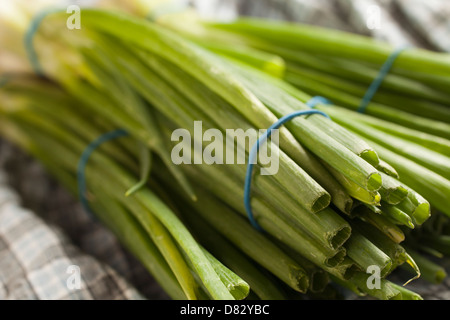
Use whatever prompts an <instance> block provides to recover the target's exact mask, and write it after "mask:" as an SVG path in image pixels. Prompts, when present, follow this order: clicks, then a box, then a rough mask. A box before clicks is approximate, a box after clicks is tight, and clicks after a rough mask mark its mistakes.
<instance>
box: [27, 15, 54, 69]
mask: <svg viewBox="0 0 450 320" xmlns="http://www.w3.org/2000/svg"><path fill="white" fill-rule="evenodd" d="M58 11H62V9H60V8H53V7H52V8H47V9H45V10H42V11H40V12H39V13H38V14H36V15H35V16H34V17H33V19H32V20H31V23H30V26H29V27H28V29H27V32H26V33H25V38H24V45H25V51H26V53H27V56H28V60H29V61H30V63H31V67H32V68H33V70H34V72H35V73H36V74H37V75H39V76H43V75H44V72H43V69H42V66H41V64H40V62H39V58H38V56H37V53H36V50H35V49H34V44H33V39H34V35H35V34H36V33H37V31H38V29H39V27H40V25H41V23H42V21H43V20H44V19H45V18H46V17H47V16H48V15H49V14H52V13H56V12H58Z"/></svg>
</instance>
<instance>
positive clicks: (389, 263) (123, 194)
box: [0, 9, 448, 299]
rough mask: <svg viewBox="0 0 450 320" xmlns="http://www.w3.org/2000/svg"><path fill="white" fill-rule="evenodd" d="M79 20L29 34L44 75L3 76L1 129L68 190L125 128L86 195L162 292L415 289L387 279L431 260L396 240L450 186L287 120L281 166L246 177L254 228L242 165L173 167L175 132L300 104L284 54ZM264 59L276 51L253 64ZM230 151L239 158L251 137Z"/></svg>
mask: <svg viewBox="0 0 450 320" xmlns="http://www.w3.org/2000/svg"><path fill="white" fill-rule="evenodd" d="M82 19H83V20H82V21H83V28H82V30H77V31H69V30H67V29H66V28H65V27H64V24H65V22H66V13H65V12H54V13H51V14H49V15H48V16H47V17H46V18H45V19H44V20H43V21H42V23H41V25H40V26H39V29H38V30H37V32H36V34H35V38H34V41H33V44H34V49H35V50H36V54H37V57H38V58H39V62H40V66H41V69H42V70H43V72H44V74H45V76H46V77H45V78H42V77H41V78H39V77H34V76H30V75H10V76H9V78H8V81H5V84H4V85H3V87H2V88H1V89H0V122H1V126H0V131H1V133H2V134H3V135H4V136H5V137H7V138H9V139H11V140H12V141H14V142H15V143H17V144H19V145H21V146H22V147H23V148H24V149H25V150H27V151H28V152H30V153H31V154H33V155H34V156H35V157H36V158H38V159H40V161H42V163H44V164H45V165H46V167H47V168H48V170H49V171H50V172H52V173H53V174H54V175H55V176H57V177H58V178H59V179H60V181H61V182H62V183H64V184H65V185H66V186H67V187H68V188H69V189H70V190H72V191H73V192H75V193H76V192H77V185H78V181H77V164H78V162H79V160H80V156H81V154H82V153H83V150H85V148H86V147H87V146H88V145H89V144H90V143H91V142H92V141H94V140H95V139H96V138H97V137H99V136H100V135H101V134H102V133H105V132H109V131H111V130H115V129H123V130H126V131H127V132H128V133H129V136H127V137H126V138H125V137H124V138H120V139H117V140H114V141H110V142H108V143H105V144H104V145H102V146H100V147H99V148H98V149H97V150H96V151H95V152H94V153H93V154H92V156H91V159H90V161H89V163H88V165H87V167H86V173H85V175H86V178H87V180H88V185H89V193H88V194H87V197H88V199H89V204H90V207H91V208H92V209H93V211H94V212H95V214H96V215H97V216H98V217H99V218H100V219H101V220H102V221H104V223H105V224H107V225H108V226H109V227H110V228H111V229H112V230H113V231H115V232H116V234H117V235H118V237H119V238H120V239H121V240H122V241H123V242H124V244H125V245H126V246H127V247H128V248H129V249H130V251H132V252H133V253H134V254H135V255H136V256H137V257H138V258H139V259H140V260H141V261H142V263H143V264H144V265H145V266H146V267H147V268H148V269H149V271H150V272H151V273H152V274H153V275H154V276H155V278H156V279H157V280H158V282H159V283H160V284H161V286H162V287H163V288H164V290H166V292H167V293H168V294H169V295H170V296H171V297H172V298H174V299H186V298H187V299H207V298H212V299H243V298H260V299H289V298H293V297H297V294H298V293H307V294H311V295H314V297H319V296H318V294H320V293H322V294H326V293H327V294H328V293H329V292H330V290H331V288H333V285H335V284H338V285H339V286H344V287H346V288H349V289H351V290H353V291H354V292H356V293H358V294H369V295H371V296H373V297H376V298H380V299H420V296H419V295H417V294H416V293H414V292H411V291H409V290H408V289H406V288H405V287H403V286H400V285H397V284H394V283H392V282H391V281H389V280H388V279H387V277H388V275H389V274H390V273H391V272H392V271H393V270H395V269H396V268H397V267H398V266H401V265H404V264H405V262H406V263H407V264H409V265H410V268H411V267H412V269H414V270H415V271H416V272H417V273H419V267H420V265H419V266H418V261H420V263H421V265H423V266H425V267H426V266H430V265H431V264H432V263H431V261H429V260H427V259H425V258H424V257H423V256H421V255H420V254H418V253H417V252H416V251H413V250H414V248H412V249H411V253H410V250H409V249H408V250H406V249H405V247H403V246H402V245H401V244H400V243H401V242H402V241H405V239H406V238H407V236H409V233H408V230H409V229H415V228H418V227H419V226H421V225H422V224H424V223H425V221H426V220H427V219H428V218H429V216H430V204H429V202H428V201H427V200H426V199H428V198H429V199H430V200H429V201H430V202H431V203H432V205H435V204H434V203H436V202H437V203H439V201H440V197H441V196H442V195H445V194H446V191H445V190H446V189H442V190H441V191H439V190H437V189H436V188H435V189H434V190H435V193H436V194H435V195H433V194H430V192H428V190H427V188H425V187H424V188H422V187H421V186H420V185H418V184H414V183H411V182H413V181H414V179H410V180H404V178H402V177H403V176H404V175H406V174H404V173H403V172H410V171H407V170H406V169H405V170H403V169H402V167H401V166H400V165H399V164H398V162H396V160H395V159H397V157H400V156H399V155H398V154H396V153H393V154H394V155H395V156H392V157H390V154H389V153H387V152H383V151H384V149H380V148H378V145H377V144H373V141H372V140H370V139H366V138H363V137H360V136H359V135H358V134H355V133H353V132H351V131H349V130H347V129H345V128H344V126H343V125H341V124H340V122H339V121H338V120H335V122H333V121H331V120H329V119H327V118H325V117H323V116H321V115H311V116H308V117H302V118H296V119H294V120H293V121H292V122H290V123H289V124H287V125H286V127H283V128H281V129H280V147H279V149H278V147H277V146H276V145H274V144H271V145H270V147H271V149H272V151H274V150H276V151H277V152H279V156H280V158H279V159H280V168H279V172H278V173H277V174H276V175H273V176H259V175H255V177H254V179H253V190H254V191H253V194H252V200H251V205H252V207H253V209H254V212H255V214H256V215H255V218H256V220H257V222H258V224H259V225H260V226H261V227H262V228H263V230H264V232H260V231H258V230H256V229H254V228H253V227H252V226H251V224H250V223H249V222H248V219H247V217H246V211H245V208H244V205H243V187H244V177H245V170H246V165H245V164H234V165H208V164H201V165H179V166H176V165H174V164H173V163H172V161H171V158H170V150H171V149H172V146H173V142H172V141H171V133H172V132H173V130H174V129H177V128H180V127H181V128H185V129H187V130H189V131H190V132H191V137H195V134H194V132H193V123H194V121H202V124H203V130H207V129H212V128H214V129H218V130H220V131H221V132H225V131H226V129H243V130H246V129H249V128H256V129H264V128H268V127H269V126H270V125H271V124H273V123H274V122H275V121H276V120H277V118H279V117H281V116H283V115H286V114H288V113H290V112H292V111H294V110H302V109H308V108H309V107H308V106H306V105H305V102H306V101H307V100H308V99H309V98H310V96H309V95H308V93H305V92H303V91H300V90H298V89H296V88H295V87H293V86H291V85H290V84H288V83H287V82H285V81H283V80H281V79H280V78H279V77H274V76H273V71H274V70H278V71H279V69H278V68H277V66H278V62H279V61H280V60H278V59H275V60H273V59H266V58H267V57H268V56H270V57H271V58H272V57H273V55H272V54H271V53H263V52H260V51H257V50H260V49H254V48H253V47H250V46H248V47H247V46H246V47H245V49H242V48H244V47H242V48H241V49H242V50H238V49H237V50H236V52H235V54H232V53H230V50H228V51H227V50H224V49H223V48H222V49H221V50H219V49H220V48H219V46H218V45H217V46H216V45H213V43H212V42H211V43H209V45H205V42H207V40H208V38H207V37H205V41H204V43H203V44H202V43H200V42H201V41H199V40H198V38H196V39H195V40H194V41H193V40H192V35H191V34H190V35H189V36H187V35H186V34H185V33H181V32H173V31H171V30H169V29H168V28H167V25H166V26H161V25H159V24H157V23H153V22H149V21H146V20H144V19H140V18H136V17H133V16H129V15H125V14H119V13H114V12H110V11H105V10H98V9H89V10H87V9H86V10H83V15H82ZM16 26H17V25H16ZM222 27H223V26H221V28H222ZM19 29H20V28H19ZM211 30H212V29H211ZM22 31H23V30H22ZM19 32H20V30H19ZM237 37H238V38H241V36H240V35H238V36H237ZM188 38H190V39H188ZM194 38H195V37H194ZM229 39H230V41H234V36H230V38H229ZM213 47H214V48H213ZM12 49H13V48H11V50H12ZM218 51H220V53H218ZM256 51H257V52H258V54H255V55H253V54H249V52H256ZM16 53H17V55H19V56H20V54H21V53H22V55H23V51H21V50H16ZM225 53H226V54H225ZM263 61H266V62H267V61H269V62H273V61H275V63H269V64H267V63H264V64H263V66H264V67H258V65H259V63H261V62H263ZM267 65H269V66H270V67H269V68H268V69H267V68H266V66H267ZM278 71H276V73H277V72H278ZM320 108H322V107H320ZM328 108H330V109H328ZM331 109H333V110H338V111H336V113H338V114H341V113H339V112H340V111H339V110H341V108H339V107H337V106H336V107H335V106H327V107H323V110H324V111H325V112H327V113H328V114H330V116H331V117H332V118H333V119H336V118H337V117H336V116H335V115H334V114H333V113H331V112H332V111H330V110H331ZM342 112H344V111H342ZM352 114H353V113H352ZM367 126H369V125H367ZM443 139H444V138H443ZM195 143H203V144H204V145H203V146H204V147H206V146H207V145H208V143H205V142H204V141H195ZM191 145H194V144H191ZM372 146H374V147H375V148H374V147H372ZM234 147H235V149H236V150H242V152H244V153H245V154H247V155H248V152H249V150H250V148H251V147H252V146H249V145H247V144H246V143H241V142H239V141H235V146H234ZM196 150H197V149H196V148H194V147H192V152H191V156H192V157H193V158H194V157H195V156H196V154H195V152H196ZM379 154H380V155H382V156H381V157H379ZM393 159H394V160H395V161H394V160H393ZM412 162H413V163H415V164H416V165H419V164H417V163H416V162H414V161H412ZM399 167H400V168H399ZM406 167H407V166H406ZM394 168H395V169H394ZM401 170H402V171H401ZM397 171H398V175H397ZM410 175H412V174H411V173H410ZM441 182H442V181H441ZM437 186H438V187H440V185H437ZM447 190H448V189H447ZM422 194H424V195H422ZM424 196H425V197H424ZM425 198H426V199H425ZM436 207H437V208H439V207H438V205H437V204H436ZM411 246H413V244H412V243H411ZM413 255H414V259H413ZM415 260H416V261H415ZM416 262H417V263H416ZM370 266H378V267H379V269H380V270H381V277H382V278H381V288H380V289H370V288H369V287H368V286H367V283H366V280H367V279H368V278H369V276H370V274H368V273H367V272H366V270H367V269H368V268H369V267H370ZM423 270H431V271H430V273H431V272H434V271H435V269H433V268H431V267H430V268H423ZM440 271H441V270H440ZM440 275H442V273H440ZM427 277H428V275H427ZM429 278H433V276H432V275H430V276H429ZM434 278H435V277H434Z"/></svg>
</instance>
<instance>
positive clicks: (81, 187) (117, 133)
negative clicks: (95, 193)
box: [77, 129, 128, 217]
mask: <svg viewBox="0 0 450 320" xmlns="http://www.w3.org/2000/svg"><path fill="white" fill-rule="evenodd" d="M125 136H128V132H127V131H125V130H123V129H118V130H114V131H110V132H107V133H105V134H103V135H101V136H100V137H98V138H97V139H95V140H94V141H92V142H91V143H90V144H89V145H88V146H87V147H86V149H85V150H84V151H83V153H82V155H81V157H80V161H79V162H78V167H77V184H78V197H79V199H80V203H81V205H82V206H83V208H84V210H85V211H86V212H87V213H88V214H89V215H90V216H91V217H94V214H93V212H92V210H91V208H90V206H89V200H88V199H87V188H86V166H87V163H88V161H89V158H90V156H91V154H92V153H93V152H94V151H95V150H96V149H97V148H98V147H100V146H101V145H102V144H103V143H105V142H108V141H110V140H114V139H117V138H120V137H125Z"/></svg>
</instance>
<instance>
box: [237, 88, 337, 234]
mask: <svg viewBox="0 0 450 320" xmlns="http://www.w3.org/2000/svg"><path fill="white" fill-rule="evenodd" d="M318 104H331V102H330V101H329V100H328V99H326V98H323V97H320V96H316V97H313V98H311V99H310V100H309V101H308V102H306V105H307V106H309V107H310V108H311V110H300V111H294V112H292V113H290V114H288V115H285V116H283V117H281V118H280V119H278V121H277V122H275V123H274V124H273V125H271V126H270V127H269V128H268V129H267V130H266V131H265V132H264V134H262V135H261V137H260V138H259V139H258V140H257V141H256V143H255V144H254V145H253V146H252V148H251V150H250V154H249V157H248V164H247V172H246V174H245V185H244V207H245V210H246V212H247V217H248V220H249V221H250V223H251V224H252V226H253V227H254V228H255V229H257V230H259V231H263V229H262V228H261V226H260V225H259V224H258V223H257V222H256V220H255V218H254V215H253V210H252V206H251V204H250V200H251V183H252V174H253V167H254V164H253V163H254V162H255V160H256V155H257V153H258V151H259V146H260V144H262V143H264V142H265V141H266V140H267V139H268V138H269V137H270V135H271V134H272V130H274V129H278V128H279V127H281V126H282V125H283V124H285V123H286V122H288V121H290V120H292V119H294V118H296V117H299V116H305V115H311V114H320V115H322V116H324V117H327V118H328V119H330V117H329V116H328V115H327V114H326V113H325V112H322V111H319V110H315V109H313V108H314V107H315V106H316V105H318Z"/></svg>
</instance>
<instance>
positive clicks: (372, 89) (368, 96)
mask: <svg viewBox="0 0 450 320" xmlns="http://www.w3.org/2000/svg"><path fill="white" fill-rule="evenodd" d="M406 49H408V47H401V48H398V49H397V50H395V51H394V52H392V53H391V54H390V55H389V57H388V58H387V59H386V61H385V62H384V64H383V65H382V66H381V69H380V71H379V72H378V75H377V76H376V78H375V79H374V80H373V81H372V83H371V84H370V86H369V88H368V89H367V91H366V93H365V94H364V97H363V99H362V100H361V104H360V105H359V107H358V109H357V110H356V111H358V112H360V113H364V112H365V111H366V108H367V106H368V105H369V103H370V101H371V100H372V98H373V96H374V95H375V94H376V93H377V91H378V88H379V87H380V86H381V83H382V82H383V80H384V78H385V77H386V76H387V74H388V73H389V71H390V70H391V67H392V65H393V64H394V62H395V60H396V59H397V57H398V56H399V55H400V53H402V52H403V51H404V50H406Z"/></svg>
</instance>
